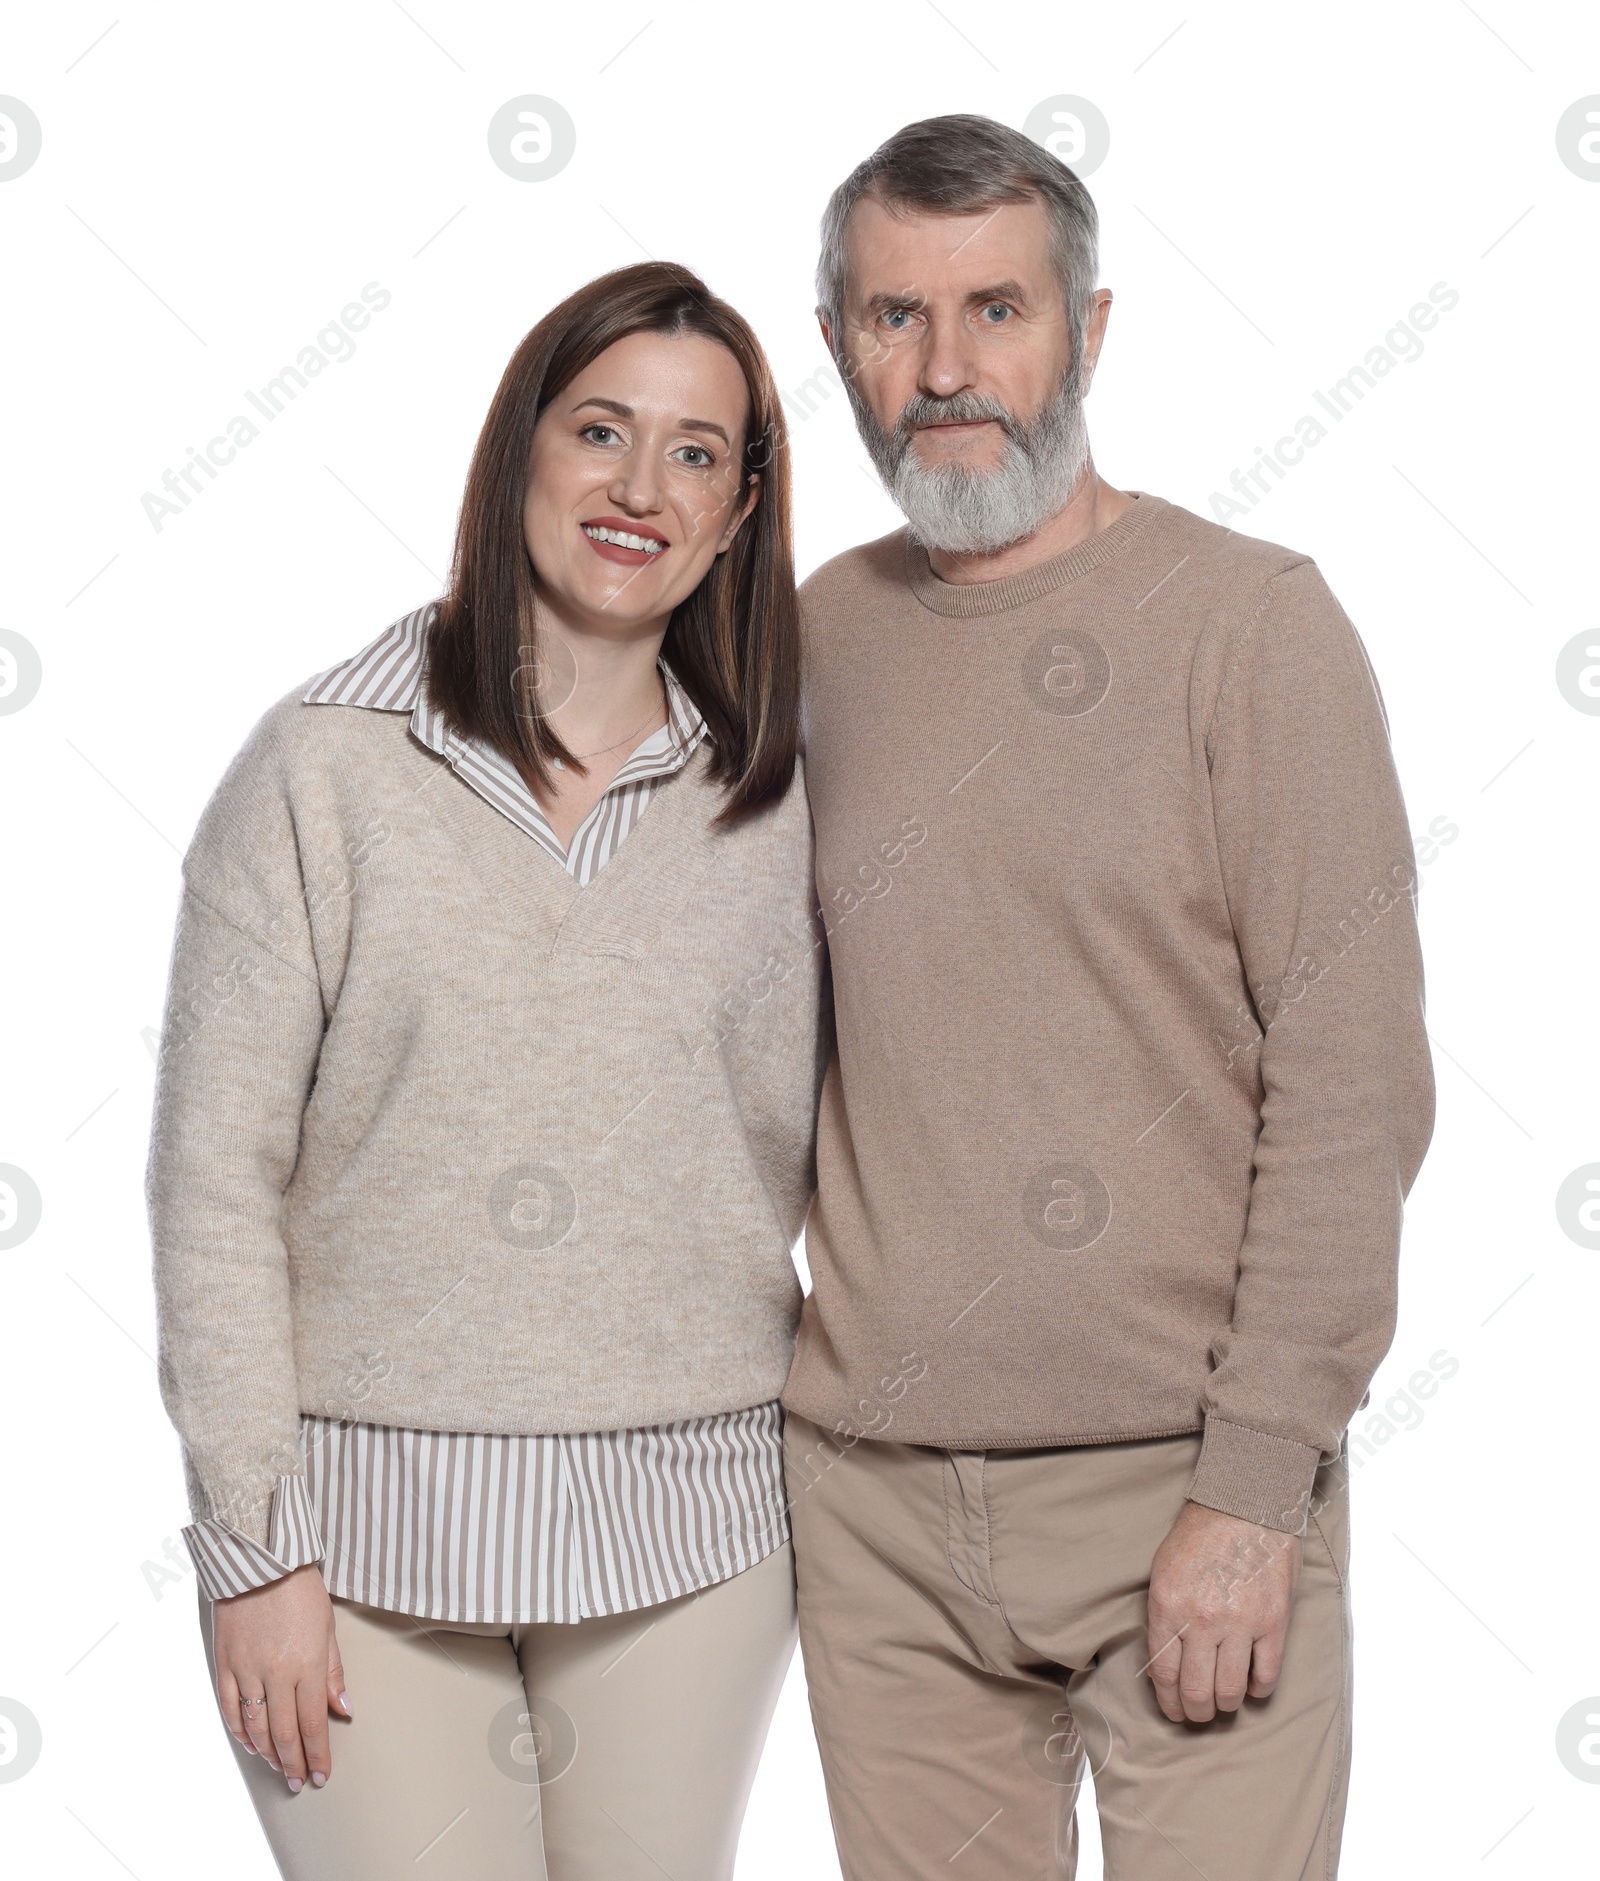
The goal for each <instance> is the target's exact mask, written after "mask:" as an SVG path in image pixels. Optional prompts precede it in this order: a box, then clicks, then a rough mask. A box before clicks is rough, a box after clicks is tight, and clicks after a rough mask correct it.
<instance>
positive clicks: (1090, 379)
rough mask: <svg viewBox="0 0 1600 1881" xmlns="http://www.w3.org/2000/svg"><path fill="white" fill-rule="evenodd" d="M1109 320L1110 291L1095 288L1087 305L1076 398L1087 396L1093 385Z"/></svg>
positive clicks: (1108, 289) (1105, 288)
mask: <svg viewBox="0 0 1600 1881" xmlns="http://www.w3.org/2000/svg"><path fill="white" fill-rule="evenodd" d="M1110 318H1111V289H1110V288H1109V287H1097V288H1096V289H1095V291H1094V295H1093V298H1092V299H1091V300H1090V303H1089V318H1088V320H1087V321H1086V322H1085V323H1084V329H1083V365H1082V368H1081V369H1080V372H1079V376H1078V396H1079V397H1080V398H1082V397H1085V396H1087V394H1088V391H1089V387H1090V386H1091V385H1092V384H1093V383H1094V369H1095V367H1096V366H1097V365H1098V364H1099V361H1100V348H1101V345H1102V343H1103V342H1104V340H1105V337H1106V322H1107V321H1108V320H1109V319H1110Z"/></svg>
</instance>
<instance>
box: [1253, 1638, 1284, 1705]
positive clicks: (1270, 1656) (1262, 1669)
mask: <svg viewBox="0 0 1600 1881" xmlns="http://www.w3.org/2000/svg"><path fill="white" fill-rule="evenodd" d="M1287 1638H1288V1628H1287V1627H1274V1628H1273V1630H1272V1631H1271V1632H1270V1633H1263V1634H1262V1636H1261V1637H1260V1639H1258V1640H1257V1641H1256V1642H1255V1647H1254V1649H1253V1650H1252V1652H1251V1655H1250V1696H1251V1697H1252V1698H1267V1697H1270V1696H1271V1694H1272V1689H1273V1687H1274V1686H1275V1685H1276V1684H1277V1683H1278V1675H1279V1674H1280V1673H1281V1672H1282V1671H1283V1648H1284V1642H1285V1640H1286V1639H1287Z"/></svg>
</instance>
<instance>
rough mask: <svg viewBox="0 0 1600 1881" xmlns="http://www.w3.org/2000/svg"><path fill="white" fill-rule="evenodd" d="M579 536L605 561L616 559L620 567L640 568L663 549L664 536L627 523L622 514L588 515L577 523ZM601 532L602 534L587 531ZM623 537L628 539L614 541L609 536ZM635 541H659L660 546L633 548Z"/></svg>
mask: <svg viewBox="0 0 1600 1881" xmlns="http://www.w3.org/2000/svg"><path fill="white" fill-rule="evenodd" d="M578 527H579V529H580V530H581V531H582V534H583V539H584V541H585V542H587V543H588V545H589V547H590V548H591V549H593V550H594V552H595V554H596V555H598V556H601V557H602V558H603V559H604V560H605V561H608V562H618V563H620V564H621V565H622V567H624V568H643V567H644V566H645V564H646V563H647V562H658V561H660V559H661V557H662V556H663V555H665V554H666V552H667V539H666V537H665V536H664V535H662V533H661V532H660V530H659V529H651V528H648V527H646V526H644V525H642V524H640V523H630V522H629V521H628V520H627V519H626V518H625V517H622V516H590V517H587V518H586V519H585V520H584V521H583V522H581V523H580V524H579V525H578ZM599 531H604V534H600V533H591V532H599ZM617 536H623V537H626V538H631V540H625V541H621V542H618V541H615V540H612V539H610V538H614V537H617ZM639 542H659V543H660V544H661V546H660V548H658V549H657V548H636V547H634V546H633V545H634V544H635V543H639Z"/></svg>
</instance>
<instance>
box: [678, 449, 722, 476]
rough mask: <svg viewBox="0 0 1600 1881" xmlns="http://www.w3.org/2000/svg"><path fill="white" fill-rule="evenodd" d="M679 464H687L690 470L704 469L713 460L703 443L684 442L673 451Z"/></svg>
mask: <svg viewBox="0 0 1600 1881" xmlns="http://www.w3.org/2000/svg"><path fill="white" fill-rule="evenodd" d="M674 455H675V456H676V457H677V459H678V462H679V463H680V464H687V465H688V467H689V468H690V469H691V470H704V469H705V468H706V466H707V465H708V464H710V463H712V462H714V461H715V460H714V459H713V458H712V455H711V453H710V452H709V451H708V450H707V449H706V447H705V446H704V445H703V444H685V445H684V446H683V448H682V449H681V450H680V451H677V452H675V453H674Z"/></svg>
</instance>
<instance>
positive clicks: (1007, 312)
mask: <svg viewBox="0 0 1600 1881" xmlns="http://www.w3.org/2000/svg"><path fill="white" fill-rule="evenodd" d="M983 317H984V319H985V320H987V321H988V322H989V324H990V326H992V327H997V326H999V324H1000V323H1001V321H1002V320H1009V319H1010V318H1011V309H1010V308H1009V307H1008V306H1007V305H1006V304H1005V302H1004V301H1000V300H997V301H991V302H990V304H989V305H988V306H987V307H985V308H984V310H983Z"/></svg>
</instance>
